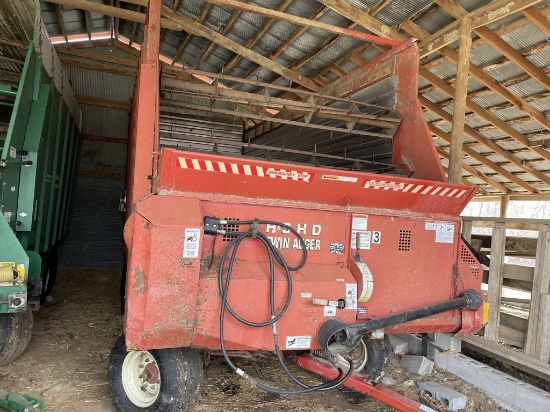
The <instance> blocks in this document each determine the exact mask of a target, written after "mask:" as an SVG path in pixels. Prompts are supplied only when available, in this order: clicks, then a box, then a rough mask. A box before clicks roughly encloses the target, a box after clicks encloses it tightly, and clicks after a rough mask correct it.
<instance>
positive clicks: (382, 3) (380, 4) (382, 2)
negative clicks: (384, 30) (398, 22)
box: [369, 0, 392, 16]
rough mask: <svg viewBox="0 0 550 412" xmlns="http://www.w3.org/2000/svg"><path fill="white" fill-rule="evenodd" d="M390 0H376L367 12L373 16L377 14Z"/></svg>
mask: <svg viewBox="0 0 550 412" xmlns="http://www.w3.org/2000/svg"><path fill="white" fill-rule="evenodd" d="M391 1H392V0H380V1H379V2H378V4H376V6H374V7H372V8H371V9H370V10H369V14H370V15H371V16H375V15H376V14H378V13H379V12H380V11H381V10H382V9H383V8H384V7H386V6H387V5H388V4H390V3H391Z"/></svg>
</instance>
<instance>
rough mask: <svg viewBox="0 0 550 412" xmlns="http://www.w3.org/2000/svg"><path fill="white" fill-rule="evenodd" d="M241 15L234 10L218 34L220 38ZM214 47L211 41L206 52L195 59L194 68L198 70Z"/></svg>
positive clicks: (238, 11)
mask: <svg viewBox="0 0 550 412" xmlns="http://www.w3.org/2000/svg"><path fill="white" fill-rule="evenodd" d="M247 1H248V0H245V3H246V2H247ZM240 15H241V11H240V10H236V11H235V12H233V15H232V16H231V18H230V19H229V21H228V22H227V24H226V25H225V26H223V28H222V30H221V32H220V34H221V35H222V36H225V35H226V34H227V32H228V31H229V30H230V29H231V27H232V26H233V23H235V20H237V19H238V18H239V16H240ZM215 45H216V43H214V42H213V41H212V42H210V44H209V45H208V47H207V48H206V50H205V51H204V52H203V53H202V54H201V55H200V56H199V58H198V59H197V62H196V63H195V65H194V66H195V67H196V68H199V67H200V65H201V64H202V62H203V61H204V59H206V57H207V56H208V55H209V54H210V52H211V51H212V49H213V48H214V46H215Z"/></svg>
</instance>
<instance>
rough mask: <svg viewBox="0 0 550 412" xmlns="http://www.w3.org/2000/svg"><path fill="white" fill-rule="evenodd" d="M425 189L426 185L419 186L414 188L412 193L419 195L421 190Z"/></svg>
mask: <svg viewBox="0 0 550 412" xmlns="http://www.w3.org/2000/svg"><path fill="white" fill-rule="evenodd" d="M423 187H424V185H418V186H416V187H415V188H414V190H413V191H412V193H417V192H418V191H419V190H420V189H422V188H423Z"/></svg>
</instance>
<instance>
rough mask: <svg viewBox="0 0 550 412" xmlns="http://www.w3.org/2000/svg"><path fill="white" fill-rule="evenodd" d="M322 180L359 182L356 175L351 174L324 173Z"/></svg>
mask: <svg viewBox="0 0 550 412" xmlns="http://www.w3.org/2000/svg"><path fill="white" fill-rule="evenodd" d="M321 179H322V180H338V181H340V182H350V183H355V182H357V178H356V177H350V176H338V175H323V176H322V177H321Z"/></svg>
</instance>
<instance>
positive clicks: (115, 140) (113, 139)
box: [80, 133, 128, 144]
mask: <svg viewBox="0 0 550 412" xmlns="http://www.w3.org/2000/svg"><path fill="white" fill-rule="evenodd" d="M80 136H81V137H82V138H83V139H86V140H91V141H93V142H107V143H117V144H128V139H124V138H122V137H109V136H98V135H93V134H86V133H81V134H80Z"/></svg>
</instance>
